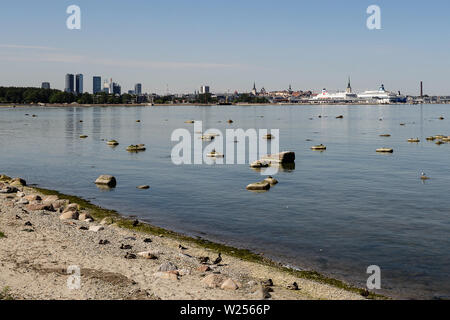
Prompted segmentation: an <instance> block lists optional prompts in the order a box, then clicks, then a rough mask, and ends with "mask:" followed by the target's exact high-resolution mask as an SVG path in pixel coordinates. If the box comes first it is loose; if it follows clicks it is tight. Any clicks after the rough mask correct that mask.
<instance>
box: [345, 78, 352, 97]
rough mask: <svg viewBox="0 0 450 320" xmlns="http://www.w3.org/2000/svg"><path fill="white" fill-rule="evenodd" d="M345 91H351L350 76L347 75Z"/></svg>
mask: <svg viewBox="0 0 450 320" xmlns="http://www.w3.org/2000/svg"><path fill="white" fill-rule="evenodd" d="M345 92H347V93H352V85H351V83H350V77H348V84H347V90H345Z"/></svg>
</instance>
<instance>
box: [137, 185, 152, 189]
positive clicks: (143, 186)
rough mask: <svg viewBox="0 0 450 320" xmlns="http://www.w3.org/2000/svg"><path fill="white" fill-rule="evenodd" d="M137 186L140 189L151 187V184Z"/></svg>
mask: <svg viewBox="0 0 450 320" xmlns="http://www.w3.org/2000/svg"><path fill="white" fill-rule="evenodd" d="M136 188H138V189H150V186H149V185H142V186H137V187H136Z"/></svg>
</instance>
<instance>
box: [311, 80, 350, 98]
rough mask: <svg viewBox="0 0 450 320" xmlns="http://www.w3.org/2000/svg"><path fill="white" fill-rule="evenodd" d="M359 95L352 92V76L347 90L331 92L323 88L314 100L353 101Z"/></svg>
mask: <svg viewBox="0 0 450 320" xmlns="http://www.w3.org/2000/svg"><path fill="white" fill-rule="evenodd" d="M357 100H358V95H357V94H356V93H353V92H352V86H351V84H350V78H349V79H348V85H347V89H346V90H345V92H336V93H329V92H328V91H327V89H325V88H324V89H323V90H322V93H321V94H318V95H317V96H315V97H314V98H312V101H325V102H352V101H357Z"/></svg>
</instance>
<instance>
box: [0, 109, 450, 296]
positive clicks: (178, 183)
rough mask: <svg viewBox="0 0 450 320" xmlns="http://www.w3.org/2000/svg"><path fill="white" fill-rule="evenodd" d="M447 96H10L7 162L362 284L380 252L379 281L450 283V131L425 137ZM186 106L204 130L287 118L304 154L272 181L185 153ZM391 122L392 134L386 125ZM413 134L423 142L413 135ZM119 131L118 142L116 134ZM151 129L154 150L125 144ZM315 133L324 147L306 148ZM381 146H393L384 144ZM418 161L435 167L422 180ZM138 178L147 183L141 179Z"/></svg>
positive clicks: (151, 216)
mask: <svg viewBox="0 0 450 320" xmlns="http://www.w3.org/2000/svg"><path fill="white" fill-rule="evenodd" d="M448 110H449V109H448V106H439V105H433V106H361V107H360V106H264V107H261V106H260V107H253V106H243V107H238V106H217V107H188V106H182V107H112V108H105V107H91V108H80V107H66V108H32V109H31V108H15V109H6V108H0V172H2V173H7V174H9V175H13V176H22V177H24V178H25V179H26V180H28V181H30V182H31V183H39V185H40V186H42V187H47V188H53V189H57V190H60V191H61V192H64V193H69V194H75V195H79V196H81V197H85V198H87V199H90V200H92V201H93V202H94V203H96V204H99V205H102V206H105V207H107V208H111V209H116V210H118V211H120V212H122V213H124V214H127V215H136V216H140V217H141V218H143V219H145V220H147V221H149V222H151V223H153V224H157V225H160V226H163V227H168V228H171V229H174V230H176V231H180V232H185V233H188V234H192V235H201V236H203V237H207V238H209V239H211V240H216V241H223V242H227V243H229V244H231V245H236V246H245V247H247V248H250V249H252V250H255V251H257V252H261V253H264V254H265V255H267V256H270V257H273V258H276V259H279V260H280V261H283V262H285V263H288V264H291V265H295V266H299V267H303V268H313V269H317V270H318V271H321V272H324V273H326V274H330V275H333V276H336V277H339V278H343V279H346V280H348V281H350V282H352V283H354V284H357V285H360V286H363V285H364V284H365V282H366V279H367V277H368V275H367V274H366V269H367V267H368V266H369V265H378V266H380V267H381V270H382V287H383V290H382V291H381V292H384V293H388V294H394V295H396V296H400V297H405V298H408V297H425V298H432V297H435V296H437V297H442V296H449V295H450V283H449V280H448V276H447V275H448V270H449V268H450V261H449V260H450V259H449V258H450V257H449V251H448V248H449V246H450V240H449V237H448V235H449V231H450V222H449V221H450V219H449V218H450V210H449V208H450V198H449V197H448V196H447V193H448V186H449V184H450V170H448V159H449V155H450V144H448V143H446V144H443V145H441V146H438V145H436V144H435V142H433V141H426V137H428V136H432V135H437V134H445V135H450V126H449V125H448V121H447V120H443V121H441V120H438V118H439V117H440V116H441V115H443V116H445V115H446V113H448ZM27 113H28V114H29V115H28V116H27V115H25V114H27ZM32 114H36V115H37V117H32V116H31V115H32ZM319 115H321V117H320V118H319ZM338 115H343V116H344V118H343V119H336V116H338ZM445 118H448V117H445ZM188 119H194V120H198V121H200V120H201V121H203V129H204V131H206V129H209V128H217V129H219V130H221V131H222V132H225V130H226V129H228V128H232V129H237V128H242V129H244V130H247V129H249V128H254V129H257V130H258V129H279V130H280V134H279V137H277V138H279V143H280V149H281V150H291V151H294V152H295V153H296V162H295V165H294V166H288V167H285V166H283V167H281V168H280V169H281V170H279V171H278V173H277V175H276V179H277V180H278V181H279V183H278V184H277V185H276V186H275V187H273V188H271V189H270V190H269V191H268V192H265V193H253V192H249V191H247V190H246V189H245V187H246V186H247V185H248V184H249V183H253V182H257V181H261V180H262V179H263V177H262V176H261V172H260V171H259V170H253V169H251V168H250V167H249V165H248V164H245V165H220V164H214V163H212V164H211V165H206V164H205V165H185V166H175V165H174V164H173V163H172V162H171V158H170V154H171V149H172V147H173V145H174V144H175V143H172V142H171V141H170V137H171V134H172V132H173V130H175V129H178V128H186V129H188V130H191V131H193V125H192V124H186V123H184V122H185V121H186V120H188ZM228 119H232V120H233V123H231V124H229V123H227V121H228ZM310 119H312V120H310ZM380 119H381V120H380ZM136 120H141V122H140V123H137V122H136ZM80 121H82V122H80ZM401 123H404V124H405V125H403V126H402V125H400V124H401ZM386 133H389V134H390V135H391V136H390V137H380V135H381V134H386ZM192 134H193V132H192ZM80 135H87V136H88V137H87V138H86V139H80ZM415 137H419V139H420V140H421V142H420V143H408V142H407V140H408V139H409V138H415ZM111 139H115V140H117V141H118V142H119V145H118V146H116V147H111V146H108V145H107V143H106V142H107V141H108V140H111ZM141 143H142V144H145V145H146V147H147V150H146V151H145V152H141V153H129V152H127V151H126V147H127V146H129V145H137V144H141ZM319 144H324V145H325V146H326V147H327V150H326V151H324V152H315V151H312V150H311V149H310V148H311V147H312V146H314V145H319ZM203 145H204V146H206V145H208V143H207V142H205V143H203ZM378 148H393V149H394V153H393V154H387V155H386V154H379V153H376V152H375V150H376V149H378ZM224 150H225V148H224ZM421 172H426V173H427V175H428V176H429V177H430V178H431V179H430V180H427V181H422V180H421V179H420V174H421ZM101 174H112V175H114V176H115V177H116V178H117V181H118V184H117V187H116V188H115V189H111V190H109V191H108V192H105V191H104V190H101V189H98V188H97V187H96V186H95V184H94V181H95V179H96V178H97V177H98V176H99V175H101ZM139 185H150V186H151V188H150V189H149V190H148V191H146V192H138V191H137V189H136V187H137V186H139Z"/></svg>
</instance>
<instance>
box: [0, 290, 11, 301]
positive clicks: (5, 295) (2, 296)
mask: <svg viewBox="0 0 450 320" xmlns="http://www.w3.org/2000/svg"><path fill="white" fill-rule="evenodd" d="M0 300H14V297H13V296H12V295H11V294H10V289H9V287H4V288H3V290H2V291H0Z"/></svg>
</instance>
